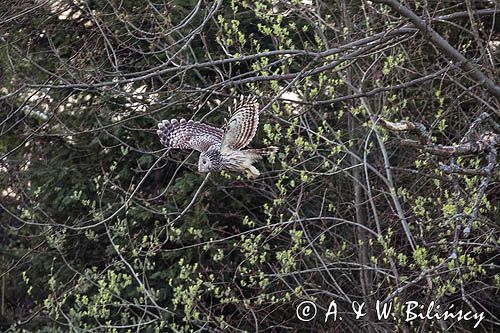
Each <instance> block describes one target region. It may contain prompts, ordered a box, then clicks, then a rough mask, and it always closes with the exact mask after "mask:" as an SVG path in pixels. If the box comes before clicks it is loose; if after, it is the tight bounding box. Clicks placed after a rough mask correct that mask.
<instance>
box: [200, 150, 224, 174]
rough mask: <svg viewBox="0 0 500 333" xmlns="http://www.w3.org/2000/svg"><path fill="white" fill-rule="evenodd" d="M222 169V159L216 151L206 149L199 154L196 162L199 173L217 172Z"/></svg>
mask: <svg viewBox="0 0 500 333" xmlns="http://www.w3.org/2000/svg"><path fill="white" fill-rule="evenodd" d="M221 167H222V157H221V154H220V151H219V150H218V149H208V150H207V151H206V152H203V153H201V154H200V159H199V160H198V171H199V172H210V171H218V170H220V169H221Z"/></svg>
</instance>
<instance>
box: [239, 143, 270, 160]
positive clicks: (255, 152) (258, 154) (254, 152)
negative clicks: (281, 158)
mask: <svg viewBox="0 0 500 333" xmlns="http://www.w3.org/2000/svg"><path fill="white" fill-rule="evenodd" d="M243 151H244V152H245V153H247V154H249V155H250V156H252V157H253V158H254V160H260V159H261V158H263V157H264V156H268V155H271V154H273V153H275V152H277V151H278V147H275V146H269V147H265V148H257V149H245V150H243Z"/></svg>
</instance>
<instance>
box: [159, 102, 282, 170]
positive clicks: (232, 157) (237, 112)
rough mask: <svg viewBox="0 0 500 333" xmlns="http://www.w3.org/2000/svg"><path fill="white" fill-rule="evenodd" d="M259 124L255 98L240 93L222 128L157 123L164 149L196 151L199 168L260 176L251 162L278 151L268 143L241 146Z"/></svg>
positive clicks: (193, 123)
mask: <svg viewBox="0 0 500 333" xmlns="http://www.w3.org/2000/svg"><path fill="white" fill-rule="evenodd" d="M258 125H259V104H258V103H257V100H256V99H255V98H254V97H249V96H247V97H244V96H241V98H240V100H239V101H237V102H235V106H234V110H232V112H231V118H230V119H229V121H228V122H227V123H226V125H225V126H224V128H217V127H213V126H210V125H207V124H204V123H200V122H199V121H193V120H189V121H186V120H185V119H181V120H177V119H172V120H163V121H162V122H161V123H159V124H158V131H157V133H158V136H159V137H160V142H161V143H162V144H163V145H164V146H165V147H167V148H179V149H194V150H197V151H199V152H200V153H201V154H200V159H199V160H198V171H200V172H210V171H219V170H221V169H226V170H229V171H239V172H245V171H247V172H249V173H250V174H251V175H252V176H253V177H257V176H259V175H260V172H259V170H257V168H256V167H254V166H253V165H252V164H253V163H254V162H255V161H257V160H260V159H262V157H264V156H267V155H270V154H271V153H274V152H276V151H277V150H278V148H277V147H274V146H270V147H266V148H259V149H243V148H245V147H246V146H247V145H248V144H249V143H250V141H252V139H253V137H254V136H255V133H256V132H257V126H258Z"/></svg>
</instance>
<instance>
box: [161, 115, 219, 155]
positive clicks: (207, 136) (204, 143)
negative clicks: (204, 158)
mask: <svg viewBox="0 0 500 333" xmlns="http://www.w3.org/2000/svg"><path fill="white" fill-rule="evenodd" d="M156 132H157V133H158V136H159V137H160V142H161V143H162V144H163V145H164V146H165V147H167V148H178V149H194V150H197V151H199V152H205V151H207V149H208V148H209V147H210V146H212V145H214V144H220V143H221V141H222V136H223V135H224V131H223V130H222V129H220V128H216V127H213V126H210V125H207V124H204V123H200V122H198V121H192V120H189V121H186V120H185V119H181V120H177V119H172V120H163V121H162V122H161V123H159V124H158V130H157V131H156Z"/></svg>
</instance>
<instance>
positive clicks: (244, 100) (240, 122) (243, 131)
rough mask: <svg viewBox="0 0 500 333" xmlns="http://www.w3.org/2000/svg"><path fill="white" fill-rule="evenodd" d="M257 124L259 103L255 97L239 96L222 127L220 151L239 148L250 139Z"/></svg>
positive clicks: (255, 130)
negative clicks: (229, 116)
mask: <svg viewBox="0 0 500 333" xmlns="http://www.w3.org/2000/svg"><path fill="white" fill-rule="evenodd" d="M258 125H259V103H257V100H256V99H255V97H251V96H241V97H240V100H239V101H238V102H237V103H235V106H234V113H233V115H232V116H231V118H230V119H229V122H228V123H227V125H226V126H225V128H224V137H223V138H222V144H221V152H224V151H229V150H240V149H241V148H244V147H245V146H246V145H248V144H249V143H250V141H252V139H253V137H254V136H255V133H256V132H257V126H258Z"/></svg>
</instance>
